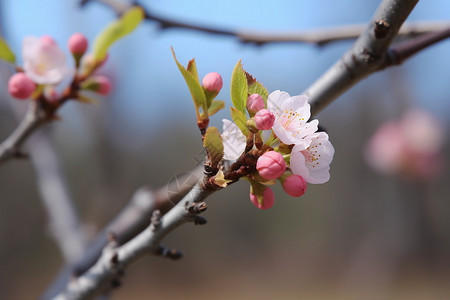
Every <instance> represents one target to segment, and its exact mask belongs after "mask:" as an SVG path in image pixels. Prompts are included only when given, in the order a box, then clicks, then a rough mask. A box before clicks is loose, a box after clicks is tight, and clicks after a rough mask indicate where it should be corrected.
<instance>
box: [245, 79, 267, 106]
mask: <svg viewBox="0 0 450 300" xmlns="http://www.w3.org/2000/svg"><path fill="white" fill-rule="evenodd" d="M245 76H246V77H247V84H248V93H249V94H250V95H251V94H259V95H260V96H261V97H262V98H263V99H264V102H265V103H266V104H267V97H269V91H267V89H266V88H265V87H264V86H263V85H262V83H260V82H259V81H258V80H256V79H255V78H254V77H253V76H252V75H250V74H249V73H247V72H245Z"/></svg>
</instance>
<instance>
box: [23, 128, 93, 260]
mask: <svg viewBox="0 0 450 300" xmlns="http://www.w3.org/2000/svg"><path fill="white" fill-rule="evenodd" d="M29 146H30V147H31V148H32V149H33V151H32V152H31V153H30V156H31V161H32V163H33V165H34V169H35V172H36V180H37V183H38V188H39V192H40V194H41V200H42V202H43V204H44V207H45V211H46V212H47V214H48V223H49V227H50V232H51V235H52V237H53V239H54V240H55V242H56V244H57V245H58V247H59V249H60V251H61V253H62V255H63V257H64V259H65V261H66V263H67V264H72V263H74V262H75V261H76V260H77V259H79V258H80V257H81V255H82V254H83V252H84V246H85V237H84V230H83V229H82V226H81V224H80V222H79V219H78V215H77V213H76V209H75V207H74V206H73V201H72V199H71V197H70V193H69V191H68V188H67V183H66V182H65V180H64V176H63V173H62V172H61V169H60V167H59V163H58V160H57V154H56V152H55V150H54V149H53V147H52V145H51V144H50V143H49V141H48V139H47V136H46V132H45V131H43V132H39V133H38V134H37V135H35V136H33V138H31V139H30V141H29Z"/></svg>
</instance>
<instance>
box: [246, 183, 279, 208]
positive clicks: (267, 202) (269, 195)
mask: <svg viewBox="0 0 450 300" xmlns="http://www.w3.org/2000/svg"><path fill="white" fill-rule="evenodd" d="M250 201H252V203H253V204H254V205H255V206H256V207H257V208H259V209H268V208H271V207H272V206H273V203H274V201H275V195H274V194H273V191H272V189H271V188H270V187H266V188H265V190H264V192H263V201H262V204H260V203H259V202H258V197H256V195H254V194H252V193H250Z"/></svg>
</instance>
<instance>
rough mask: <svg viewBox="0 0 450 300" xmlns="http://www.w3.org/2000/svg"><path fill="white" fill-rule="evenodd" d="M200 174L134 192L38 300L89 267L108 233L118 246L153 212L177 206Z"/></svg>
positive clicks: (144, 226) (98, 254) (197, 171)
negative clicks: (122, 207)
mask: <svg viewBox="0 0 450 300" xmlns="http://www.w3.org/2000/svg"><path fill="white" fill-rule="evenodd" d="M202 172H203V165H202V166H199V167H197V168H196V169H194V170H193V171H192V172H189V173H186V174H180V175H178V176H175V177H174V178H173V179H172V180H171V181H170V182H169V183H168V184H167V185H165V186H163V187H161V188H159V189H158V190H156V191H152V190H151V189H150V188H148V187H142V188H140V189H138V190H137V191H136V192H135V193H134V195H133V197H132V198H131V200H130V201H129V203H128V204H127V205H126V207H125V208H124V209H123V210H122V211H121V212H120V214H119V215H118V216H117V217H115V218H114V220H113V221H111V222H110V223H109V224H108V225H107V226H106V227H105V229H104V230H103V231H102V232H100V233H99V234H98V236H97V237H96V239H95V240H94V241H93V242H92V243H91V244H90V245H89V246H88V247H87V249H86V250H85V252H84V254H83V256H82V257H81V258H80V259H79V260H78V261H76V262H75V263H74V264H69V265H67V266H66V267H65V268H64V269H63V270H61V272H60V273H59V274H58V276H56V278H55V280H54V281H53V283H52V284H51V285H50V287H49V288H48V289H47V291H46V292H45V293H44V295H43V296H42V297H41V298H42V299H49V298H52V297H54V296H55V295H56V294H57V293H59V292H60V291H61V290H62V289H63V287H64V286H66V285H67V282H68V281H69V280H70V278H71V277H72V276H79V275H81V274H83V273H84V272H86V271H87V270H88V269H89V268H90V267H92V266H93V265H94V263H95V262H96V261H97V260H98V259H99V257H100V255H101V253H102V250H103V249H104V248H105V246H106V245H107V244H108V240H109V235H110V233H112V232H113V233H114V235H115V240H116V242H117V244H118V245H122V244H123V243H125V242H128V241H129V240H130V239H131V238H133V237H135V236H136V235H137V234H138V233H139V232H141V231H142V230H144V229H145V228H146V227H147V226H148V225H149V223H150V218H151V216H152V212H153V211H154V210H159V211H160V212H161V214H165V213H166V212H168V211H169V210H170V209H171V208H173V207H174V206H175V205H177V203H178V202H179V201H180V200H181V199H183V198H184V196H185V195H186V194H187V193H188V192H189V191H190V190H191V189H192V188H193V187H194V186H195V185H196V183H197V182H198V179H199V178H201V177H202Z"/></svg>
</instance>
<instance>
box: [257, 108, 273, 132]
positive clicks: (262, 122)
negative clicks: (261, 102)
mask: <svg viewBox="0 0 450 300" xmlns="http://www.w3.org/2000/svg"><path fill="white" fill-rule="evenodd" d="M274 122H275V115H274V114H273V113H272V112H271V111H270V110H267V109H261V110H260V111H258V112H257V113H256V115H255V124H256V127H257V128H258V129H259V130H268V129H270V128H272V126H273V123H274Z"/></svg>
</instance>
